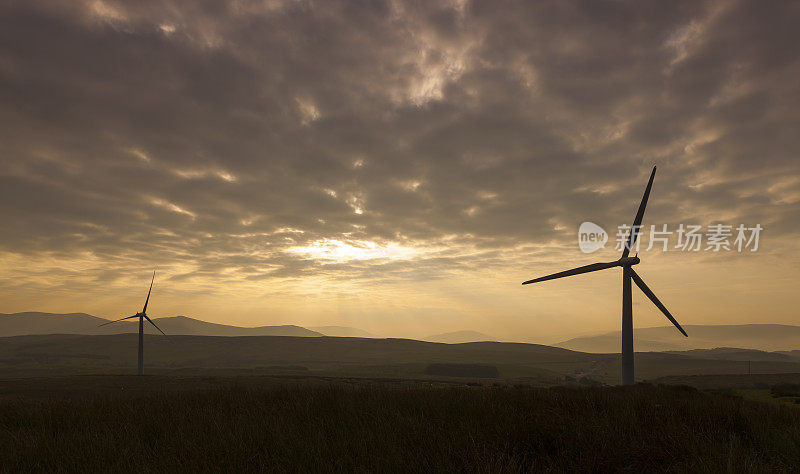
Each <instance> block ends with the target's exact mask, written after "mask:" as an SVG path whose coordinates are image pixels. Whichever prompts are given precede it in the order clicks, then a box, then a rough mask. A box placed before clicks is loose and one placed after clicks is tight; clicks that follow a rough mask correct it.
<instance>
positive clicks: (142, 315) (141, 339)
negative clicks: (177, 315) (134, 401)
mask: <svg viewBox="0 0 800 474" xmlns="http://www.w3.org/2000/svg"><path fill="white" fill-rule="evenodd" d="M155 279H156V272H155V271H153V279H152V280H150V290H149V291H148V292H147V299H146V300H144V308H142V312H141V313H136V314H134V315H133V316H127V317H124V318H120V319H117V320H115V321H109V322H107V323H103V324H101V325H100V326H107V325H109V324H112V323H116V322H119V321H124V320H126V319H133V318H139V372H138V374H139V375H142V374H143V373H144V320H145V319H146V320H147V322H149V323H150V324H152V325H153V327H154V328H156V329H158V330H159V331H160V332H161V334H164V335H165V336H166V333H164V331H162V330H161V328H160V327H158V326H156V323H154V322H153V320H152V319H150V318H149V317H148V316H147V303H149V302H150V293H151V292H152V291H153V282H154V281H155Z"/></svg>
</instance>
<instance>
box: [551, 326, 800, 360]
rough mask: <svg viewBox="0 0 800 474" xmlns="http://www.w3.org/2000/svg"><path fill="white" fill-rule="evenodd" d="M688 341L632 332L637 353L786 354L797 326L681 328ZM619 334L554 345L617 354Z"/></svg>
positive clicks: (798, 336)
mask: <svg viewBox="0 0 800 474" xmlns="http://www.w3.org/2000/svg"><path fill="white" fill-rule="evenodd" d="M684 329H686V332H687V333H688V334H689V337H683V336H682V335H681V334H680V333H679V332H678V331H677V329H675V328H674V327H673V326H661V327H654V328H637V329H634V331H633V337H634V343H633V347H634V349H635V350H636V351H637V352H645V351H687V350H692V349H713V348H719V347H737V348H744V349H757V350H762V351H788V350H794V349H797V348H800V326H789V325H784V324H735V325H734V324H731V325H720V326H700V325H690V326H684ZM620 344H621V342H620V332H619V331H615V332H611V333H606V334H600V335H597V336H587V337H576V338H574V339H570V340H568V341H563V342H559V343H557V344H554V345H555V346H558V347H563V348H566V349H571V350H575V351H582V352H595V353H609V352H619V350H620V349H619V348H620Z"/></svg>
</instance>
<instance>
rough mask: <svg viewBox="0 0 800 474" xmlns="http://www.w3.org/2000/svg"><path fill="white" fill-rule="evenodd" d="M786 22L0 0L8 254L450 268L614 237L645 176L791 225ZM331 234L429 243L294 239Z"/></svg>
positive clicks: (212, 264)
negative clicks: (602, 228) (581, 230)
mask: <svg viewBox="0 0 800 474" xmlns="http://www.w3.org/2000/svg"><path fill="white" fill-rule="evenodd" d="M797 20H798V7H797V5H796V4H792V3H791V2H778V3H770V4H763V3H757V2H695V1H686V2H683V1H675V2H619V1H613V2H596V1H585V2H520V1H501V2H497V1H487V2H469V1H463V2H462V1H453V2H402V1H390V2H372V1H370V2H350V1H342V2H336V1H332V2H306V1H300V2H294V1H291V2H281V1H274V2H269V1H267V2H261V3H257V4H256V3H252V4H251V3H247V2H229V3H225V2H163V1H158V2H155V1H154V2H148V1H146V2H133V3H131V2H112V1H99V0H98V1H87V2H74V3H67V4H62V3H61V2H6V3H4V5H3V6H0V153H1V155H0V156H2V158H1V159H0V216H2V219H3V222H4V225H3V226H2V227H1V228H0V248H1V249H2V251H3V252H5V253H7V254H15V255H28V256H42V255H49V256H53V257H54V258H55V257H58V258H79V256H81V255H84V256H85V255H91V257H92V260H91V261H92V262H93V263H92V266H93V268H95V269H96V271H98V272H99V271H100V270H99V269H100V268H103V267H106V266H108V265H113V266H114V268H118V269H119V271H122V270H123V269H128V268H137V269H138V268H145V267H149V266H151V262H153V261H156V262H158V263H159V264H161V265H162V266H164V267H166V268H172V279H173V280H175V281H180V280H197V281H201V280H203V279H210V278H217V279H220V280H222V281H232V282H233V281H239V280H258V281H262V280H270V279H284V278H298V277H303V276H307V275H325V276H327V277H330V278H332V279H342V280H346V279H353V278H356V279H373V280H376V281H384V280H385V281H391V280H393V279H436V278H441V277H442V276H443V275H445V274H448V273H450V272H455V273H457V272H463V271H468V270H470V268H475V267H480V268H487V267H491V266H492V265H502V264H506V263H508V262H509V259H510V258H509V257H508V252H503V250H504V249H506V250H508V249H514V248H516V249H520V248H525V247H523V246H525V245H534V246H536V245H540V246H546V245H550V246H555V247H554V248H558V246H563V247H564V248H566V246H567V243H569V244H571V243H572V240H573V239H574V228H575V227H576V226H577V224H578V223H579V222H581V221H582V220H595V221H597V222H603V223H607V224H613V225H617V224H619V223H622V221H625V220H627V219H628V218H629V217H628V216H630V215H631V214H632V213H633V209H634V208H635V205H636V201H637V200H638V194H639V193H640V192H641V191H640V188H641V186H642V182H643V180H644V178H645V176H646V173H647V172H648V170H649V168H650V166H651V165H652V163H655V162H657V163H659V164H661V165H663V166H662V168H661V170H662V171H661V172H660V174H659V179H658V180H657V192H658V201H657V202H658V204H657V206H658V211H657V212H658V215H659V216H660V217H662V218H665V220H666V221H668V222H670V223H672V222H678V221H693V220H694V221H699V222H701V223H710V221H709V219H713V218H712V217H710V216H714V215H717V216H723V217H725V218H729V219H734V220H737V222H732V223H738V220H743V221H746V223H748V224H754V223H756V222H762V223H766V222H769V223H770V224H771V228H770V234H769V235H770V236H771V237H775V238H777V237H779V236H781V235H789V234H792V233H795V232H796V231H797V224H796V219H795V218H794V217H795V216H796V215H797V213H798V211H800V180H799V179H798V176H799V175H800V174H799V173H798V172H799V171H800V165H799V164H798V161H797V158H796V153H797V150H798V149H799V148H800V147H798V145H800V143H798V138H797V137H798V134H797V133H796V130H798V128H800V123H798V114H797V110H798V105H800V104H798V101H800V94H798V90H799V89H798V86H797V77H798V73H800V64H799V63H798V56H797V54H796V44H797V41H798V34H797V32H796V31H797V29H796V24H797ZM696 203H701V204H696ZM325 239H328V241H331V240H336V241H345V242H350V245H351V246H354V247H355V248H358V246H359V245H365V244H364V243H365V242H367V243H376V244H377V245H378V247H386V246H390V245H393V244H394V245H399V246H402V247H404V248H406V249H416V250H417V251H418V252H419V253H418V254H415V256H414V258H413V261H409V260H403V259H400V260H399V261H393V259H391V258H379V259H377V260H375V261H364V260H358V259H356V260H350V261H348V262H345V263H342V262H341V260H343V259H339V260H337V261H335V262H332V261H331V260H330V259H327V260H326V259H324V258H315V257H314V256H313V254H309V253H305V254H304V253H302V252H298V251H295V250H292V249H297V248H304V247H309V246H311V247H313V246H315V245H316V246H317V247H320V246H324V244H320V242H325ZM570 248H571V247H570ZM369 255H372V256H376V255H377V256H380V255H383V254H381V253H380V252H378V251H376V253H372V254H369ZM318 257H319V256H318ZM334 260H335V259H334ZM344 260H347V259H344ZM104 271H105V272H107V273H103V274H102V278H103V279H108V280H113V279H114V278H116V277H117V275H118V273H117V271H116V270H112V269H107V270H104ZM226 271H230V272H229V273H226Z"/></svg>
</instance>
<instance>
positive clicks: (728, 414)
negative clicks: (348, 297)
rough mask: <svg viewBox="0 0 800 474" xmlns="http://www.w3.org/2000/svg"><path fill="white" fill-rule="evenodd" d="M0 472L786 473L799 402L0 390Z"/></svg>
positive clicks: (356, 389)
mask: <svg viewBox="0 0 800 474" xmlns="http://www.w3.org/2000/svg"><path fill="white" fill-rule="evenodd" d="M0 466H2V470H3V471H42V472H44V471H50V472H52V471H84V472H85V471H104V472H108V471H120V470H125V471H133V470H137V471H176V470H181V471H187V470H188V471H223V470H224V471H232V470H236V471H240V470H244V471H252V470H274V471H292V472H297V471H359V472H366V471H396V470H412V471H430V470H438V471H442V470H445V471H454V470H468V471H523V470H537V471H600V472H604V471H620V470H622V471H633V472H654V471H694V472H698V471H700V472H725V471H728V472H747V471H753V472H756V471H787V472H788V471H791V470H792V469H794V468H796V467H797V466H800V410H798V409H794V408H793V407H781V406H777V405H768V404H761V403H757V402H749V401H746V400H742V399H739V398H735V397H726V396H722V395H715V394H708V393H705V392H699V391H696V390H694V389H688V388H681V387H654V386H636V387H629V388H553V389H532V388H510V387H452V388H428V389H424V388H388V387H382V386H370V385H363V386H353V387H347V386H342V385H335V386H329V387H319V386H317V387H312V386H294V387H278V388H253V387H246V386H241V385H240V386H227V387H224V388H220V389H214V390H208V391H203V392H186V391H168V392H165V391H161V392H152V393H138V394H132V395H126V394H122V393H121V394H103V395H84V396H77V397H72V398H64V397H57V398H51V399H39V400H33V399H18V400H6V401H3V402H1V403H0Z"/></svg>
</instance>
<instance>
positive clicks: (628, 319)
mask: <svg viewBox="0 0 800 474" xmlns="http://www.w3.org/2000/svg"><path fill="white" fill-rule="evenodd" d="M655 176H656V167H655V166H654V167H653V172H652V173H651V174H650V181H648V182H647V188H645V190H644V196H643V197H642V202H641V204H639V211H638V212H637V213H636V218H635V219H634V220H633V227H631V232H630V234H629V235H628V239H627V242H625V249H624V250H623V251H622V256H621V257H620V258H619V260H615V261H613V262H604V263H593V264H591V265H586V266H583V267H578V268H573V269H572V270H566V271H563V272H559V273H553V274H552V275H547V276H543V277H541V278H535V279H533V280H528V281H526V282H524V283H522V284H523V285H527V284H530V283H538V282H540V281H547V280H554V279H556V278H562V277H568V276H572V275H579V274H581V273H589V272H595V271H597V270H605V269H607V268H614V267H622V385H633V384H634V383H635V382H634V376H633V307H632V303H631V280H633V282H634V283H636V286H638V287H639V289H640V290H642V292H643V293H644V294H645V295H646V296H647V297H648V298H650V301H652V302H653V304H654V305H656V307H657V308H658V309H660V310H661V312H662V313H664V316H666V317H667V319H669V320H670V322H671V323H672V324H674V325H675V327H676V328H678V331H680V332H681V333H682V334H683V335H684V336H686V337H689V335H688V334H686V331H684V330H683V328H682V327H681V325H680V324H678V321H676V320H675V318H673V317H672V315H671V314H670V313H669V310H667V308H666V306H664V305H663V304H662V303H661V301H659V299H658V298H657V297H656V295H655V293H653V292H652V291H651V290H650V288H648V287H647V285H646V284H645V283H644V280H642V278H641V277H640V276H639V275H638V274H637V273H636V272H635V271H633V266H634V265H636V264H638V263H639V262H640V260H639V257H638V256H634V257H629V256H628V254H629V253H630V250H631V248H632V247H633V244H634V243H635V242H636V237H637V236H638V234H639V228H640V227H641V225H642V218H643V217H644V208H645V207H646V206H647V198H648V197H650V189H651V188H652V187H653V178H655Z"/></svg>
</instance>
